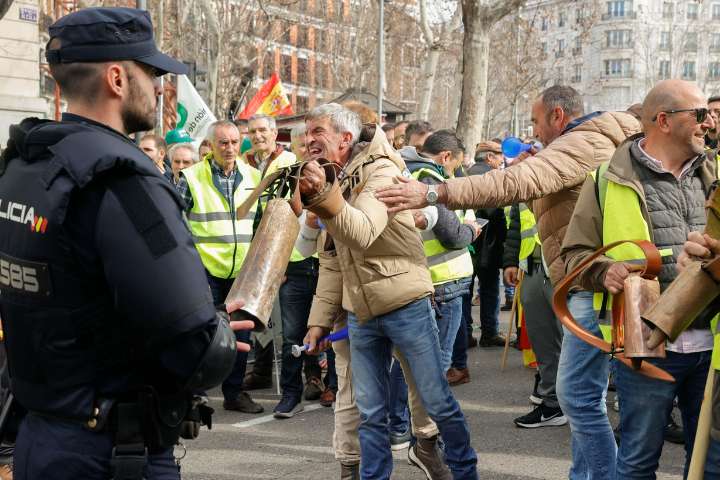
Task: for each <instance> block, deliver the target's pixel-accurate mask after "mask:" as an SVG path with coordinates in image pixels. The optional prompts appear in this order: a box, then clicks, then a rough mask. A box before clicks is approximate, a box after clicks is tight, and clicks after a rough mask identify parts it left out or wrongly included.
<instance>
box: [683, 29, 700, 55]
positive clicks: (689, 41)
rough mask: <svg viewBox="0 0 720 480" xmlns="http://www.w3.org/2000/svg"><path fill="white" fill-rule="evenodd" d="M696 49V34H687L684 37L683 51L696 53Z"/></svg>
mask: <svg viewBox="0 0 720 480" xmlns="http://www.w3.org/2000/svg"><path fill="white" fill-rule="evenodd" d="M697 47H698V34H697V32H688V33H687V34H686V35H685V51H686V52H697Z"/></svg>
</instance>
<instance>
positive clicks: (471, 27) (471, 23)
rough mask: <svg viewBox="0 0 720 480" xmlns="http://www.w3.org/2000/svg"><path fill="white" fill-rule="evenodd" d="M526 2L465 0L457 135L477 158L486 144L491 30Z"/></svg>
mask: <svg viewBox="0 0 720 480" xmlns="http://www.w3.org/2000/svg"><path fill="white" fill-rule="evenodd" d="M524 3H525V2H524V0H494V2H492V3H490V4H488V2H487V1H485V0H462V19H463V25H464V26H465V35H464V36H463V68H462V75H463V86H462V97H461V99H460V114H459V115H458V121H457V134H458V136H459V137H460V139H462V141H463V143H464V144H465V153H467V154H468V155H474V154H475V145H477V144H478V143H479V142H480V141H482V137H483V125H484V121H485V99H486V97H487V86H488V82H487V79H488V59H489V53H490V29H491V28H492V26H493V25H494V24H495V23H497V22H499V21H500V20H502V18H503V17H505V16H506V15H508V14H509V13H511V12H512V11H514V10H516V9H518V8H519V7H520V6H521V5H522V4H524Z"/></svg>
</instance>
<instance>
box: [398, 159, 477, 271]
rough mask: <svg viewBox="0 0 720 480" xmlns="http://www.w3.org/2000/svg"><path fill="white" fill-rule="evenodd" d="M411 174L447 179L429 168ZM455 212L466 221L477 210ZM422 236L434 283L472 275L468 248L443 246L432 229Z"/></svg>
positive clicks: (471, 218)
mask: <svg viewBox="0 0 720 480" xmlns="http://www.w3.org/2000/svg"><path fill="white" fill-rule="evenodd" d="M411 176H412V177H413V178H414V179H415V180H420V179H421V178H423V177H426V176H429V177H432V178H434V179H436V180H438V181H441V182H444V181H445V179H444V178H443V177H442V176H441V175H440V174H439V173H437V172H436V171H434V170H431V169H429V168H419V169H417V170H415V171H414V172H412V175H411ZM455 213H456V214H457V216H458V218H459V219H460V221H461V222H462V221H464V219H465V218H467V219H469V220H474V219H475V212H473V211H472V210H468V211H467V212H463V211H462V210H456V211H455ZM420 236H421V237H422V239H423V248H424V249H425V257H426V258H427V263H428V269H429V270H430V277H431V278H432V282H433V284H434V285H440V284H442V283H446V282H450V281H452V280H459V279H461V278H465V277H469V276H472V274H473V267H472V258H471V257H470V252H469V251H468V249H467V248H459V249H457V250H450V249H447V248H445V247H443V245H442V243H440V240H438V239H437V238H436V237H435V233H433V231H432V230H423V231H421V232H420Z"/></svg>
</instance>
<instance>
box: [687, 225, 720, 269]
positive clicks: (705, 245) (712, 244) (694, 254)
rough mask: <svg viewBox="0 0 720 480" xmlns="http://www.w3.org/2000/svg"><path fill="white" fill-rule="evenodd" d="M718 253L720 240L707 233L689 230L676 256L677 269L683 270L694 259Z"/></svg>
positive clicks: (719, 251)
mask: <svg viewBox="0 0 720 480" xmlns="http://www.w3.org/2000/svg"><path fill="white" fill-rule="evenodd" d="M715 255H720V240H715V239H714V238H712V237H711V236H710V235H708V234H707V233H705V234H703V233H700V232H690V233H689V234H688V239H687V242H685V244H684V245H683V251H682V252H681V253H680V255H679V256H678V270H683V269H685V268H687V266H688V265H689V264H690V263H691V262H694V261H697V260H706V259H709V258H712V257H713V256H715Z"/></svg>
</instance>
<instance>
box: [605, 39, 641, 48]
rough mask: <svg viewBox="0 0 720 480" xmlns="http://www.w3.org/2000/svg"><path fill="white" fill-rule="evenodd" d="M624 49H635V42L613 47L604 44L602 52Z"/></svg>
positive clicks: (618, 44)
mask: <svg viewBox="0 0 720 480" xmlns="http://www.w3.org/2000/svg"><path fill="white" fill-rule="evenodd" d="M626 48H635V42H634V41H632V40H631V41H629V42H624V43H617V44H614V45H613V44H607V43H606V44H605V46H604V47H603V50H612V49H615V50H622V49H626Z"/></svg>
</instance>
